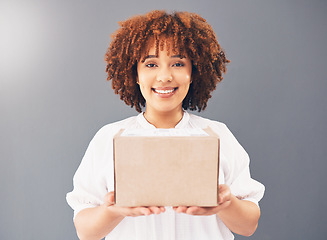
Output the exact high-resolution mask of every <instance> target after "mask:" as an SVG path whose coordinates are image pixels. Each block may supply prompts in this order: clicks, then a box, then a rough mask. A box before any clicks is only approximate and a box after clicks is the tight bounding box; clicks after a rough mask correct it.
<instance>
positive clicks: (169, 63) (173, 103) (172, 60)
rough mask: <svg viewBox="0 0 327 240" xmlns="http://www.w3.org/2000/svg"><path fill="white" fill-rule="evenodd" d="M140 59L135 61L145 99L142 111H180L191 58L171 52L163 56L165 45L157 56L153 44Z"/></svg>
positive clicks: (186, 85)
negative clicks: (144, 109)
mask: <svg viewBox="0 0 327 240" xmlns="http://www.w3.org/2000/svg"><path fill="white" fill-rule="evenodd" d="M170 52H171V51H170ZM142 59H145V61H144V62H142V61H140V62H138V64H137V73H138V78H137V82H138V84H139V85H140V90H141V93H142V95H143V97H144V98H145V100H146V112H148V113H149V111H151V112H153V111H157V112H161V113H168V112H170V111H175V110H177V111H179V112H180V111H181V110H182V102H183V100H184V98H185V97H186V95H187V92H188V90H189V86H190V83H191V74H192V63H191V60H190V59H189V58H188V57H187V56H180V55H174V54H173V53H171V55H167V50H166V45H165V47H164V49H163V51H159V55H158V57H156V56H155V47H154V45H153V46H152V47H151V48H150V49H149V54H148V55H147V56H142Z"/></svg>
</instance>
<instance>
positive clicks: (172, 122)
mask: <svg viewBox="0 0 327 240" xmlns="http://www.w3.org/2000/svg"><path fill="white" fill-rule="evenodd" d="M183 114H184V113H183V110H182V109H181V108H180V109H179V110H172V111H170V112H156V111H148V110H147V109H146V110H145V112H144V117H145V119H146V120H147V121H148V122H149V123H151V124H152V125H154V126H155V127H156V128H174V127H175V126H176V125H177V124H178V123H179V122H180V121H181V120H182V118H183Z"/></svg>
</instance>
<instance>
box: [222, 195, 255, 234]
mask: <svg viewBox="0 0 327 240" xmlns="http://www.w3.org/2000/svg"><path fill="white" fill-rule="evenodd" d="M217 215H218V216H219V218H220V219H221V220H222V221H223V222H224V224H225V225H226V226H227V227H228V228H229V229H230V230H231V231H233V232H234V233H236V234H240V235H244V236H251V235H252V234H253V233H254V232H255V230H256V229H257V226H258V221H259V218H260V209H259V207H258V206H257V205H256V204H255V203H253V202H250V201H246V200H239V199H238V198H236V197H235V196H233V195H232V196H231V203H230V205H229V206H228V207H227V208H225V209H222V210H221V211H219V212H218V214H217Z"/></svg>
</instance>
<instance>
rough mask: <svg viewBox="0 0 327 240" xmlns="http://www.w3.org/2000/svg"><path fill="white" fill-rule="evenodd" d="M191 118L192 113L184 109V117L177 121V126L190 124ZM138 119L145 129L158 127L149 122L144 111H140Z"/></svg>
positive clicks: (182, 126)
mask: <svg viewBox="0 0 327 240" xmlns="http://www.w3.org/2000/svg"><path fill="white" fill-rule="evenodd" d="M189 120H190V114H189V113H188V112H186V111H183V117H182V119H181V120H180V121H179V122H178V123H177V125H176V126H175V128H184V127H185V126H186V125H187V124H188V122H189ZM137 121H138V123H139V124H140V125H141V126H142V128H145V129H151V128H156V127H155V126H154V125H152V124H151V123H149V122H148V121H147V120H146V119H145V117H144V113H143V112H142V113H140V114H139V115H137Z"/></svg>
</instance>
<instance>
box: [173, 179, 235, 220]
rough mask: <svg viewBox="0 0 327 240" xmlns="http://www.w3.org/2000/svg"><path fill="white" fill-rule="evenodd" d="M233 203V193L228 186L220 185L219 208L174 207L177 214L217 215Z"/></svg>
mask: <svg viewBox="0 0 327 240" xmlns="http://www.w3.org/2000/svg"><path fill="white" fill-rule="evenodd" d="M230 203H231V191H230V189H229V187H228V186H227V185H226V184H221V185H219V196H218V206H216V207H197V206H191V207H185V206H178V207H174V208H173V209H174V210H175V211H176V212H177V213H186V214H190V215H203V216H208V215H213V214H217V213H218V212H219V211H221V210H222V209H225V208H227V207H228V206H229V205H230Z"/></svg>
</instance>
